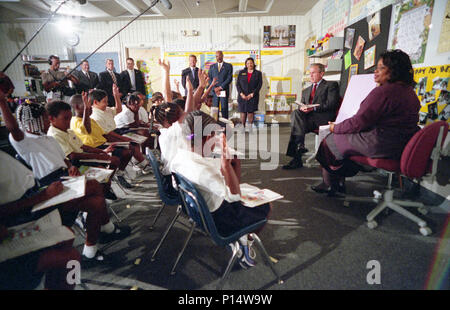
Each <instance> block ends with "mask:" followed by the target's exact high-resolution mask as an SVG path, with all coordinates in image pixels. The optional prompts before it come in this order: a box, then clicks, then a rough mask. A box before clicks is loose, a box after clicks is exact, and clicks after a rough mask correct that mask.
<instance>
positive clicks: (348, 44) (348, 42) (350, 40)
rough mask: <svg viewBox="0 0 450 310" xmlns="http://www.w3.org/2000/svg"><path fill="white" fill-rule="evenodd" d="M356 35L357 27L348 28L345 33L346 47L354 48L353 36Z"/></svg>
mask: <svg viewBox="0 0 450 310" xmlns="http://www.w3.org/2000/svg"><path fill="white" fill-rule="evenodd" d="M354 37H355V29H353V28H347V33H346V35H345V43H344V46H345V48H348V49H352V47H353V38H354Z"/></svg>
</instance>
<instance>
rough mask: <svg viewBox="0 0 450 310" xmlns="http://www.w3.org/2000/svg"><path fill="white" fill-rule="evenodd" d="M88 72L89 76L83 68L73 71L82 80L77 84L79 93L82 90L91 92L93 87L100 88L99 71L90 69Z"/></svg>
mask: <svg viewBox="0 0 450 310" xmlns="http://www.w3.org/2000/svg"><path fill="white" fill-rule="evenodd" d="M88 74H89V78H88V77H87V76H86V75H85V74H84V73H83V71H81V70H77V71H74V72H73V75H74V76H75V77H76V78H77V79H78V80H79V81H80V83H78V84H77V85H75V88H76V89H77V93H78V94H81V93H82V92H89V90H91V89H94V88H98V83H99V82H98V75H97V73H95V72H92V71H89V72H88Z"/></svg>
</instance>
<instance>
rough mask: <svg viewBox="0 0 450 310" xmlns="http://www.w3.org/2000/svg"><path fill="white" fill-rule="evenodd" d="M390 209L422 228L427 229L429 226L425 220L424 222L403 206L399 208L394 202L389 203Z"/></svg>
mask: <svg viewBox="0 0 450 310" xmlns="http://www.w3.org/2000/svg"><path fill="white" fill-rule="evenodd" d="M402 203H403V202H402ZM388 207H389V208H391V209H392V210H394V211H396V212H398V213H400V214H401V215H403V216H404V217H406V218H408V219H410V220H411V221H413V222H416V223H417V225H419V226H420V227H426V226H427V223H426V222H425V221H424V220H422V219H421V218H419V217H417V216H415V215H414V214H412V213H411V212H409V211H408V210H406V209H403V208H402V207H401V206H399V205H397V204H395V203H393V202H390V203H388Z"/></svg>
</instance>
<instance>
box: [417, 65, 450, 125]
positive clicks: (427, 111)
mask: <svg viewBox="0 0 450 310" xmlns="http://www.w3.org/2000/svg"><path fill="white" fill-rule="evenodd" d="M414 80H415V81H416V82H417V85H416V87H415V90H416V94H417V96H418V97H419V100H420V105H421V108H420V112H419V123H420V124H424V125H425V124H428V123H431V122H434V121H440V120H443V121H447V122H448V123H450V107H449V105H450V92H449V91H450V87H449V80H450V65H442V66H431V67H421V68H415V69H414Z"/></svg>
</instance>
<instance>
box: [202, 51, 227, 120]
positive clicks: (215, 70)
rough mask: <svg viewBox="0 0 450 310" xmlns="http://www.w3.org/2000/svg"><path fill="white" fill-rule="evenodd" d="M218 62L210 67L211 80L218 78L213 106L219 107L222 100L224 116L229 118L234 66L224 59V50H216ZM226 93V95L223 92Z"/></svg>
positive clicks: (213, 92) (213, 93) (221, 105)
mask: <svg viewBox="0 0 450 310" xmlns="http://www.w3.org/2000/svg"><path fill="white" fill-rule="evenodd" d="M216 60H217V62H216V63H215V64H213V65H212V66H211V67H210V68H209V72H208V75H209V81H210V82H211V81H212V80H213V79H214V78H216V79H217V85H216V87H214V90H213V91H212V95H213V107H218V106H219V102H220V107H221V112H222V117H223V118H227V119H228V97H229V96H230V83H231V80H232V78H233V66H232V65H231V64H229V63H226V62H224V61H223V53H222V51H217V52H216ZM223 92H225V93H224V96H222V94H223Z"/></svg>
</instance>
